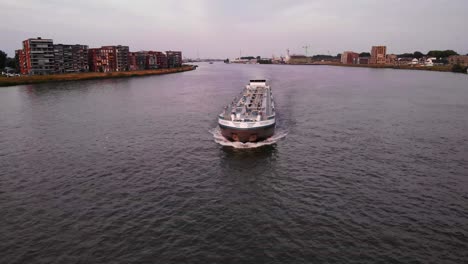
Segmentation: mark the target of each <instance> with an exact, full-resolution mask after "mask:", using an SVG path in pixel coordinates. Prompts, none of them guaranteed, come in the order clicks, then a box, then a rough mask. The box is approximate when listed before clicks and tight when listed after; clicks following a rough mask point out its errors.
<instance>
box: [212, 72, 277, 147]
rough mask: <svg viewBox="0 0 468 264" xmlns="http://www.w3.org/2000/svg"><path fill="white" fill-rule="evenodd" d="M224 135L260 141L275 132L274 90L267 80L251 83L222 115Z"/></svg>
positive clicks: (248, 140)
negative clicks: (272, 91)
mask: <svg viewBox="0 0 468 264" xmlns="http://www.w3.org/2000/svg"><path fill="white" fill-rule="evenodd" d="M218 125H219V128H220V130H221V134H222V135H223V137H225V138H226V139H228V140H231V141H239V142H243V143H245V142H257V141H262V140H265V139H267V138H269V137H271V136H272V135H273V134H274V132H275V125H276V114H275V104H274V101H273V95H272V93H271V88H270V86H269V85H267V84H266V80H250V83H249V84H248V85H246V86H245V88H244V90H243V91H242V93H241V94H240V97H239V98H237V97H236V98H234V100H233V101H232V103H231V104H229V105H228V106H226V107H225V108H224V111H223V112H222V113H221V114H219V116H218Z"/></svg>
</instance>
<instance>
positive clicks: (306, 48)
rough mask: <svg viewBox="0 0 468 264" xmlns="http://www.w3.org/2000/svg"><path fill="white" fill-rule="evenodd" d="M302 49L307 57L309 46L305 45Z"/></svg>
mask: <svg viewBox="0 0 468 264" xmlns="http://www.w3.org/2000/svg"><path fill="white" fill-rule="evenodd" d="M302 48H303V49H304V50H305V55H306V56H307V50H308V49H309V48H310V45H305V46H304V47H302Z"/></svg>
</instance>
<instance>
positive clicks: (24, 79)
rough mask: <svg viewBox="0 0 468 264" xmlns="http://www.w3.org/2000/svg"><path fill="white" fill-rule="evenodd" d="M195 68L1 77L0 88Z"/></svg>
mask: <svg viewBox="0 0 468 264" xmlns="http://www.w3.org/2000/svg"><path fill="white" fill-rule="evenodd" d="M195 68H196V67H195V66H192V65H183V66H182V67H178V68H170V69H155V70H141V71H125V72H84V73H65V74H52V75H33V76H17V77H8V78H7V77H0V87H6V86H15V85H24V84H37V83H48V82H65V81H82V80H96V79H109V78H128V77H138V76H149V75H161V74H171V73H178V72H185V71H191V70H195Z"/></svg>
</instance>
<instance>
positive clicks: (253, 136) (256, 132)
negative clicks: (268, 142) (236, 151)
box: [219, 124, 275, 143]
mask: <svg viewBox="0 0 468 264" xmlns="http://www.w3.org/2000/svg"><path fill="white" fill-rule="evenodd" d="M219 128H220V129H221V134H222V135H223V137H225V138H226V139H228V140H230V141H239V142H242V143H246V142H258V141H262V140H265V139H267V138H269V137H271V136H273V134H274V133H275V124H273V125H269V126H264V127H258V128H249V129H236V128H232V127H227V126H223V125H219Z"/></svg>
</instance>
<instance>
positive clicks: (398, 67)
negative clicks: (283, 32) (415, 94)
mask: <svg viewBox="0 0 468 264" xmlns="http://www.w3.org/2000/svg"><path fill="white" fill-rule="evenodd" d="M290 65H327V66H340V67H357V68H374V69H396V70H419V71H438V72H454V71H453V70H452V66H451V65H440V66H431V67H426V66H413V65H386V64H341V63H330V62H319V63H308V64H290Z"/></svg>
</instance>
